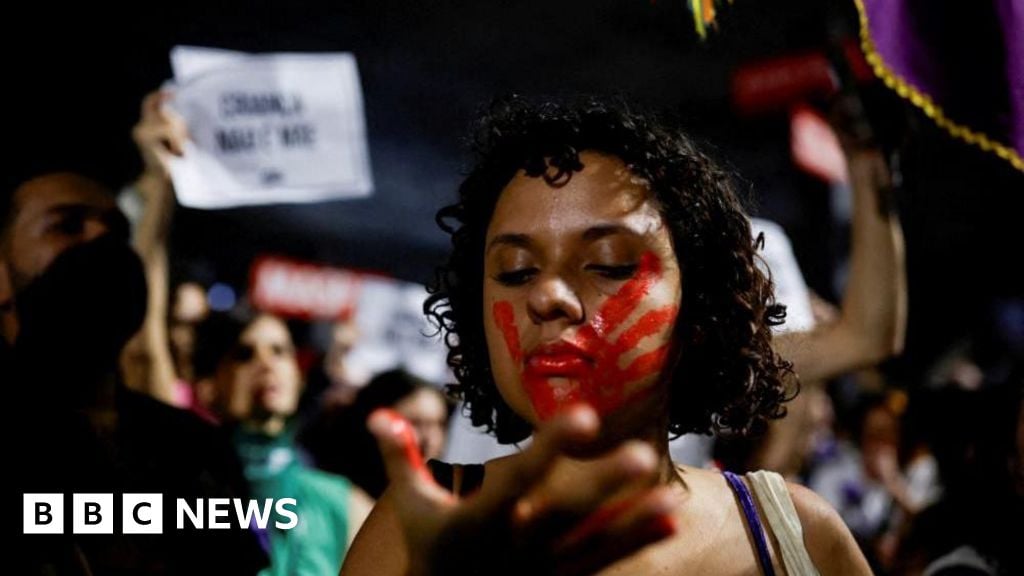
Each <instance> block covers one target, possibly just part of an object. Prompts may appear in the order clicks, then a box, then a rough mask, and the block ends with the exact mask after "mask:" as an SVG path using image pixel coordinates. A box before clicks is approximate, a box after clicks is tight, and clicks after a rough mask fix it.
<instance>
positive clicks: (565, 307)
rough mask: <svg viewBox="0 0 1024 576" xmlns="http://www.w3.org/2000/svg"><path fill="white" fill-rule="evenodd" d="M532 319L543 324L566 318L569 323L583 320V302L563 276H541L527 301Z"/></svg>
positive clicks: (577, 322)
mask: <svg viewBox="0 0 1024 576" xmlns="http://www.w3.org/2000/svg"><path fill="white" fill-rule="evenodd" d="M527 312H528V313H529V315H530V319H531V320H532V321H533V322H535V323H537V324H542V323H545V322H553V321H557V320H565V321H567V322H568V323H569V324H579V323H580V322H582V321H583V302H582V301H581V300H580V298H579V295H578V294H577V293H576V291H575V290H574V289H573V287H572V286H571V285H570V284H569V283H568V282H566V281H565V280H564V279H563V278H560V277H557V276H551V277H548V278H540V279H539V281H538V282H536V283H535V284H534V286H533V288H532V289H531V290H530V295H529V299H528V301H527Z"/></svg>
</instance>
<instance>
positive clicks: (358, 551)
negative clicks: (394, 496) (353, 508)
mask: <svg viewBox="0 0 1024 576" xmlns="http://www.w3.org/2000/svg"><path fill="white" fill-rule="evenodd" d="M367 498H369V496H367ZM407 563H408V561H407V560H406V550H405V538H404V537H403V536H402V528H401V525H400V524H399V521H398V516H397V515H396V514H395V511H394V505H393V504H392V503H391V498H390V497H389V496H388V493H387V491H385V492H384V494H383V495H382V496H381V498H380V500H378V501H377V503H376V505H374V506H373V509H372V510H371V511H370V513H369V515H368V516H367V517H366V521H364V522H363V525H362V527H361V528H360V529H359V533H358V534H356V537H355V540H354V541H353V542H352V546H351V548H349V550H348V553H347V554H346V555H345V563H344V564H343V565H342V567H341V575H342V576H360V575H362V574H367V575H371V574H372V575H374V576H376V575H381V576H387V575H391V574H393V575H395V576H398V575H401V574H404V573H405V571H406V568H407V566H406V564H407Z"/></svg>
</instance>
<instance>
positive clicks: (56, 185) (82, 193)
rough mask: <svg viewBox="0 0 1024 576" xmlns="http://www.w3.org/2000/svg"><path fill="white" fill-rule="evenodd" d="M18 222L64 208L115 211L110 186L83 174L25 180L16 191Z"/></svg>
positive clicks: (66, 174)
mask: <svg viewBox="0 0 1024 576" xmlns="http://www.w3.org/2000/svg"><path fill="white" fill-rule="evenodd" d="M13 200H14V203H13V207H14V210H15V211H16V214H17V216H16V218H15V221H21V220H27V219H32V218H36V217H39V216H42V215H44V214H46V213H47V212H49V211H51V210H53V209H56V208H63V207H81V208H87V209H96V210H102V211H106V210H113V209H114V207H115V204H114V198H113V196H112V195H111V194H110V193H108V192H107V189H106V188H105V187H104V186H103V185H101V184H99V183H98V182H94V181H92V180H90V179H88V178H86V177H84V176H78V175H76V174H71V173H57V174H46V175H44V176H39V177H36V178H33V179H32V180H29V181H28V182H25V183H23V184H22V185H21V186H19V187H18V189H17V190H16V191H15V193H14V198H13Z"/></svg>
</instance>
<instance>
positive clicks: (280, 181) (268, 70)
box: [171, 47, 373, 208]
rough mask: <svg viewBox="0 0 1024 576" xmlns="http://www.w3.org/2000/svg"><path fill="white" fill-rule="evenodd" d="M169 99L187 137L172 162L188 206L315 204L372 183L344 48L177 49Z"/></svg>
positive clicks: (351, 62)
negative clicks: (249, 51) (282, 50)
mask: <svg viewBox="0 0 1024 576" xmlns="http://www.w3.org/2000/svg"><path fill="white" fill-rule="evenodd" d="M171 64H172V67H173V69H174V76H175V86H174V87H173V88H172V89H173V91H174V98H173V99H172V101H171V105H172V107H173V108H174V109H175V110H176V111H177V112H178V113H179V114H181V115H182V116H183V117H184V119H185V121H186V123H187V125H188V130H189V137H190V140H189V142H188V143H187V144H186V147H185V155H184V157H183V158H179V159H175V160H174V161H173V162H172V164H171V176H172V178H173V180H174V186H175V189H176V191H177V194H178V199H179V201H180V202H181V203H182V204H184V205H186V206H190V207H195V208H226V207H231V206H244V205H252V204H273V203H285V202H288V203H291V202H318V201H324V200H334V199H342V198H353V197H362V196H367V195H369V194H370V193H371V192H372V190H373V181H372V176H371V171H370V160H369V151H368V145H367V140H366V126H365V121H364V114H363V100H362V89H361V87H360V84H359V75H358V71H357V69H356V62H355V58H354V57H353V56H352V55H351V54H348V53H321V54H291V53H287V54H261V55H254V54H245V53H240V52H232V51H227V50H212V49H206V48H193V47H176V48H174V50H173V51H172V53H171Z"/></svg>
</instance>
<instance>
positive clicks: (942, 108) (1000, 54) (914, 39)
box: [854, 0, 1024, 172]
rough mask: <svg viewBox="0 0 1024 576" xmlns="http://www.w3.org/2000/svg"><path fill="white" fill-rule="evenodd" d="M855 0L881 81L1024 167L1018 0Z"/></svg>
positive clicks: (963, 135)
mask: <svg viewBox="0 0 1024 576" xmlns="http://www.w3.org/2000/svg"><path fill="white" fill-rule="evenodd" d="M854 2H855V3H856V5H857V9H858V11H859V12H860V20H861V22H860V24H861V40H862V42H863V48H864V52H865V54H866V55H867V59H868V62H869V63H870V64H871V66H872V68H873V69H874V71H875V74H877V75H878V76H879V77H881V78H882V80H883V81H885V83H886V85H887V86H889V88H891V89H893V90H895V91H896V92H897V93H898V94H899V95H900V96H901V97H903V98H905V99H907V100H909V101H910V102H912V103H913V104H914V105H915V106H917V107H918V108H920V109H921V110H923V111H924V112H925V114H927V115H928V116H929V117H930V118H931V119H932V120H934V121H935V122H936V123H937V124H939V126H941V127H942V128H944V129H945V130H946V131H948V132H949V133H950V134H952V135H953V136H955V137H957V138H960V139H962V140H964V141H966V142H969V143H971V144H974V145H975V146H978V147H980V148H982V149H984V150H986V151H989V152H993V153H995V154H997V155H998V156H999V157H1001V158H1003V159H1005V160H1007V161H1008V162H1010V163H1011V164H1012V165H1013V166H1014V167H1015V168H1017V169H1018V170H1021V171H1022V172H1024V160H1022V158H1024V0H988V1H985V0H978V1H972V2H957V1H954V0H854Z"/></svg>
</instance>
